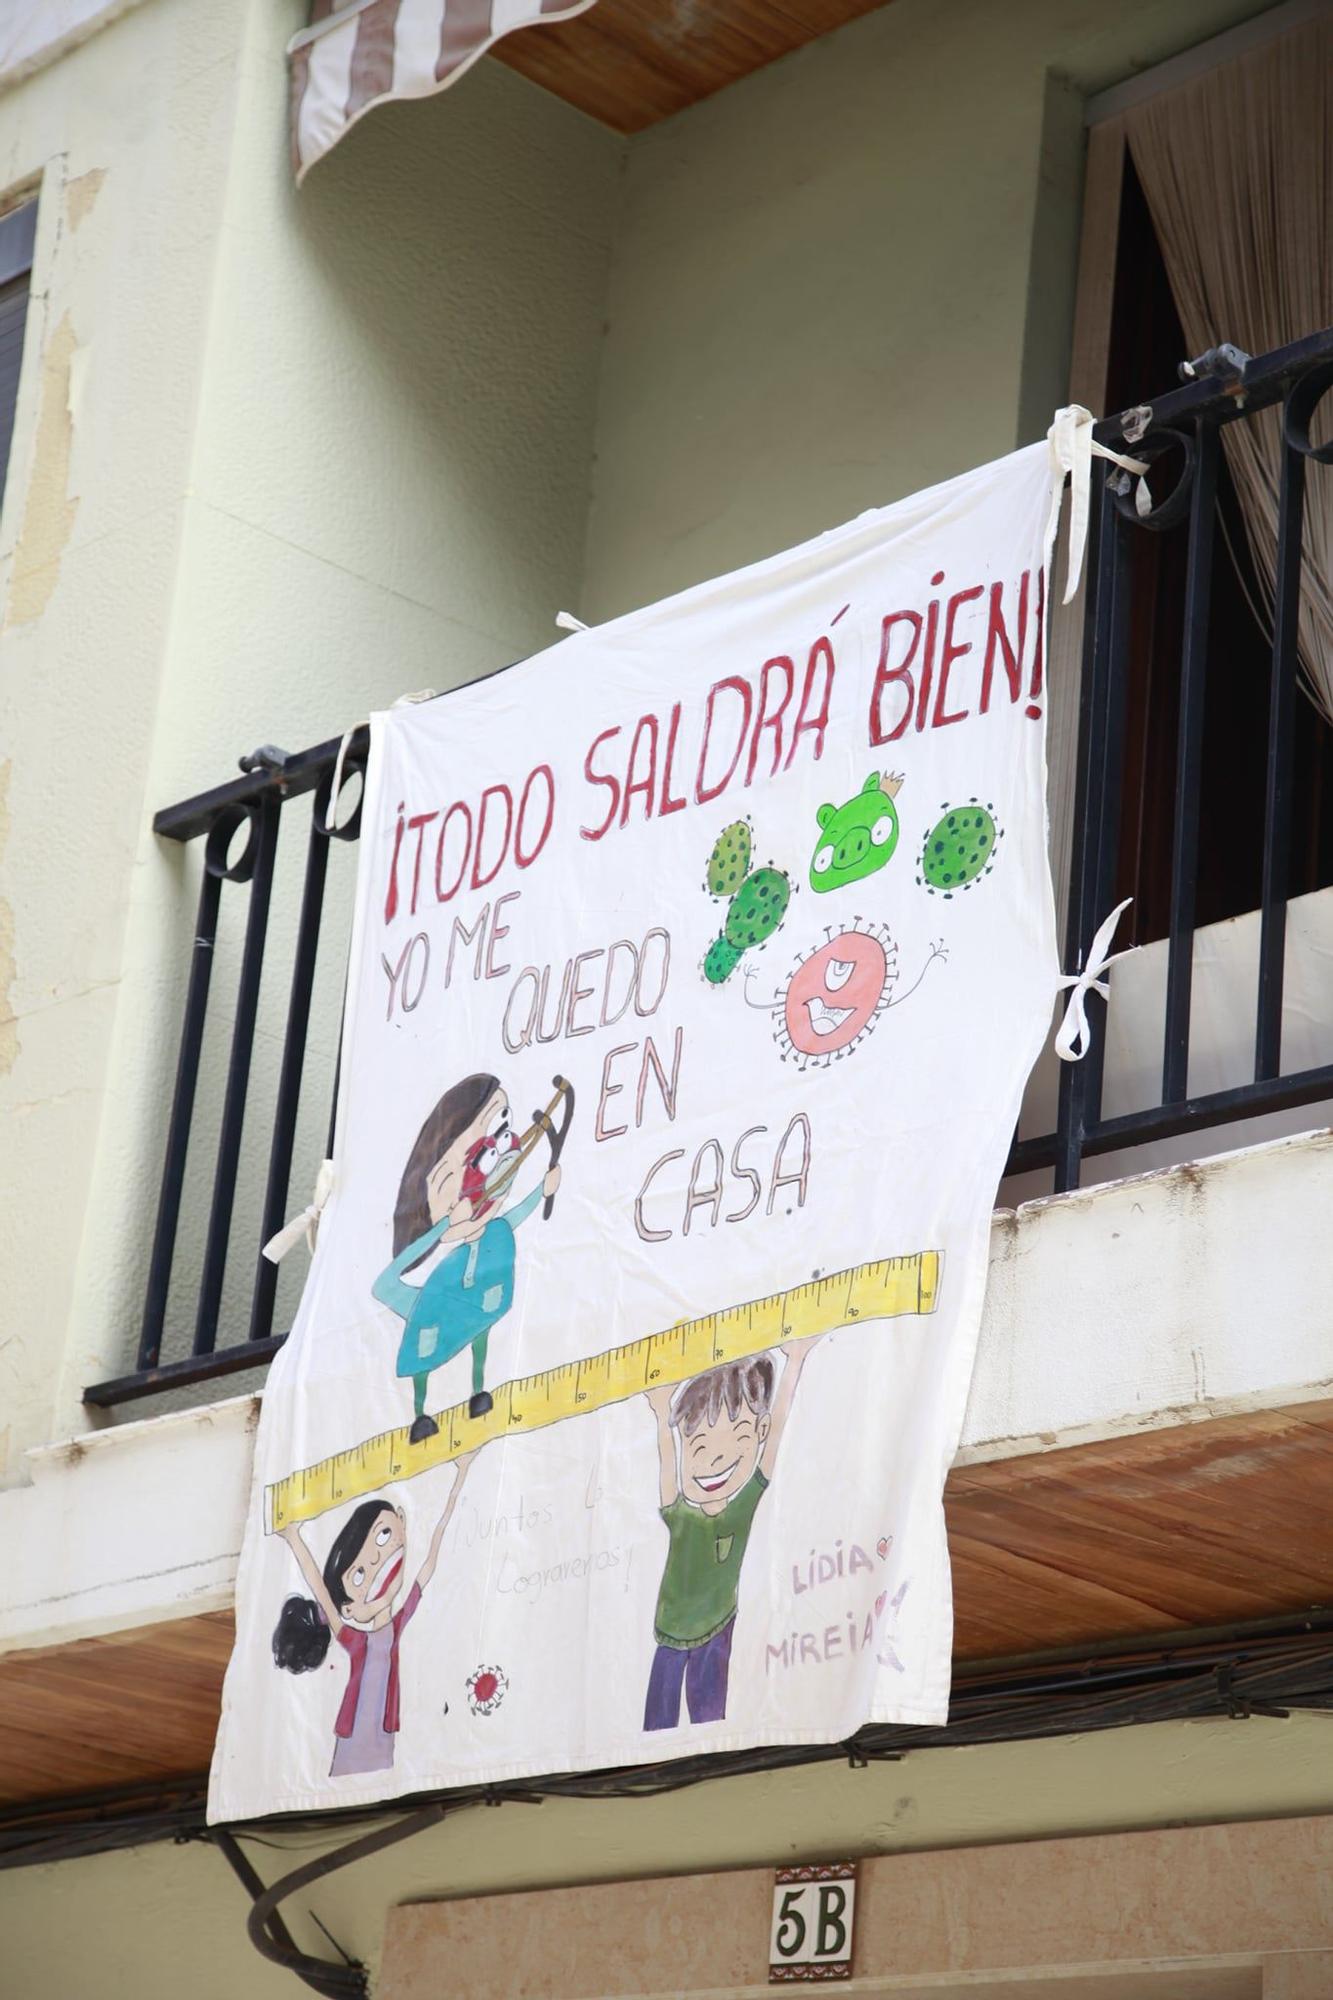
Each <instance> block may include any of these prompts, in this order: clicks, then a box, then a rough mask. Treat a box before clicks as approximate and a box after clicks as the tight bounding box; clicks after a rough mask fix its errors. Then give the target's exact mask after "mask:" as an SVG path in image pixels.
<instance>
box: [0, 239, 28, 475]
mask: <svg viewBox="0 0 1333 2000" xmlns="http://www.w3.org/2000/svg"><path fill="white" fill-rule="evenodd" d="M36 229H37V204H36V202H35V201H30V202H25V204H24V206H23V207H22V208H14V209H11V210H10V212H9V214H8V215H0V498H3V495H4V489H5V476H6V474H7V472H8V470H9V447H10V444H11V442H12V440H13V436H14V409H15V406H16V404H17V402H18V393H19V370H20V369H21V368H22V366H23V336H24V332H25V330H26V327H27V323H28V290H29V286H30V282H31V279H32V246H33V239H34V237H35V234H36Z"/></svg>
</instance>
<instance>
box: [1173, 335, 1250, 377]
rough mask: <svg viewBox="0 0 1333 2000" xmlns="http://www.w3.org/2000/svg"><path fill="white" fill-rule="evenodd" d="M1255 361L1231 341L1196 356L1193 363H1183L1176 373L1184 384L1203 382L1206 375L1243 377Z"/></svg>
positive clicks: (1223, 342) (1225, 341)
mask: <svg viewBox="0 0 1333 2000" xmlns="http://www.w3.org/2000/svg"><path fill="white" fill-rule="evenodd" d="M1253 359H1254V356H1253V355H1252V354H1247V353H1246V352H1245V349H1244V348H1243V347H1233V346H1232V344H1231V342H1230V341H1229V340H1224V341H1222V343H1221V344H1220V346H1217V347H1210V348H1209V349H1208V350H1207V352H1206V353H1204V354H1198V355H1196V356H1195V358H1194V360H1193V361H1182V362H1181V364H1180V366H1179V368H1178V369H1177V370H1176V373H1177V374H1178V375H1179V377H1180V379H1181V381H1182V382H1201V381H1202V380H1203V378H1204V376H1205V375H1243V374H1244V373H1245V370H1246V369H1247V368H1248V367H1249V365H1250V363H1251V361H1253Z"/></svg>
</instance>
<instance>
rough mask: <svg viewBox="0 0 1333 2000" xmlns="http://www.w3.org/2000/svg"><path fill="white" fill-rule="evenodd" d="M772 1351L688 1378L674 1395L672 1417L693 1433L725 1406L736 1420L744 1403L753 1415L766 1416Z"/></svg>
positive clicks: (770, 1397) (683, 1429)
mask: <svg viewBox="0 0 1333 2000" xmlns="http://www.w3.org/2000/svg"><path fill="white" fill-rule="evenodd" d="M775 1373H776V1371H775V1369H774V1367H773V1357H772V1355H771V1354H756V1355H754V1356H753V1357H752V1359H750V1360H749V1361H732V1362H730V1363H728V1365H727V1366H726V1367H725V1368H710V1369H709V1370H708V1373H707V1374H706V1375H696V1376H695V1378H694V1380H693V1381H692V1382H687V1383H686V1385H685V1387H684V1389H682V1391H681V1393H680V1395H679V1397H678V1398H677V1399H676V1405H675V1408H674V1409H673V1410H672V1412H671V1421H672V1423H673V1424H674V1425H675V1426H676V1427H677V1429H678V1430H680V1431H681V1432H682V1433H683V1435H684V1436H685V1437H692V1436H693V1435H694V1433H695V1431H697V1430H698V1428H699V1426H700V1424H702V1423H704V1422H705V1421H707V1422H708V1423H710V1424H715V1423H716V1422H717V1420H718V1418H719V1416H720V1415H721V1414H722V1405H723V1404H724V1403H725V1404H726V1406H727V1415H728V1416H729V1417H730V1418H731V1421H732V1422H733V1423H735V1421H736V1419H737V1417H738V1416H739V1415H740V1412H741V1405H742V1404H747V1405H748V1406H749V1408H750V1409H751V1410H753V1412H754V1414H755V1416H756V1417H766V1416H767V1415H768V1412H769V1408H770V1406H771V1404H772V1401H773V1381H774V1376H775Z"/></svg>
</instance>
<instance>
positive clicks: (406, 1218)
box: [393, 1072, 500, 1257]
mask: <svg viewBox="0 0 1333 2000" xmlns="http://www.w3.org/2000/svg"><path fill="white" fill-rule="evenodd" d="M499 1088H500V1079H499V1078H498V1077H495V1076H487V1075H484V1074H482V1073H480V1072H479V1073H478V1074H477V1075H475V1076H465V1077H464V1078H463V1080H462V1082H461V1083H456V1084H454V1086H453V1087H452V1089H450V1090H446V1091H445V1093H444V1096H443V1097H442V1098H441V1099H440V1101H439V1103H438V1104H437V1105H436V1107H435V1109H434V1110H433V1111H432V1112H431V1114H430V1116H429V1117H428V1118H427V1120H426V1122H425V1124H424V1125H423V1126H422V1128H421V1130H420V1131H419V1132H418V1133H417V1137H416V1143H415V1145H414V1146H413V1148H412V1150H411V1152H410V1153H409V1154H408V1156H407V1165H406V1166H405V1167H404V1168H403V1178H402V1180H401V1181H400V1182H399V1184H398V1201H397V1204H396V1205H395V1207H394V1211H393V1254H394V1256H395V1257H398V1256H401V1254H402V1252H403V1251H404V1250H406V1248H407V1246H408V1244H409V1243H415V1242H416V1240H417V1238H418V1237H419V1236H424V1235H425V1234H426V1231H427V1230H428V1229H429V1228H430V1226H431V1223H430V1206H429V1203H428V1201H427V1196H426V1176H427V1174H429V1172H430V1170H431V1168H432V1167H433V1166H434V1165H435V1163H436V1161H437V1160H439V1159H440V1158H441V1157H442V1156H443V1155H444V1154H445V1153H447V1152H448V1150H449V1148H450V1146H452V1145H453V1143H454V1141H455V1140H456V1139H457V1138H458V1137H459V1135H460V1134H461V1133H463V1132H466V1130H467V1128H468V1126H469V1125H470V1124H471V1123H472V1121H473V1119H474V1118H479V1117H480V1116H481V1114H482V1112H483V1111H484V1110H485V1108H486V1106H487V1105H488V1104H489V1103H490V1101H491V1099H492V1098H493V1097H494V1095H495V1093H496V1091H497V1090H498V1089H499Z"/></svg>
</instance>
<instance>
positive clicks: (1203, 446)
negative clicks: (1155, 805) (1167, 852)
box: [1162, 421, 1219, 1104]
mask: <svg viewBox="0 0 1333 2000" xmlns="http://www.w3.org/2000/svg"><path fill="white" fill-rule="evenodd" d="M1196 438H1197V443H1198V456H1197V459H1196V463H1195V469H1194V480H1193V485H1192V487H1191V491H1190V514H1189V541H1188V552H1187V555H1186V568H1185V619H1184V634H1183V643H1182V649H1181V663H1180V719H1179V723H1178V727H1177V733H1176V797H1175V809H1174V813H1173V816H1172V838H1171V925H1170V930H1169V932H1168V946H1167V966H1166V1018H1165V1021H1164V1024H1163V1036H1162V1102H1163V1103H1164V1104H1174V1103H1176V1102H1177V1101H1178V1100H1179V1099H1181V1098H1183V1097H1184V1096H1185V1094H1186V1092H1187V1091H1188V1088H1189V1059H1190V1002H1191V998H1192V989H1193V980H1194V915H1195V909H1196V906H1197V902H1198V872H1199V788H1200V780H1201V775H1202V771H1203V723H1204V698H1205V687H1206V684H1207V672H1208V611H1209V604H1210V600H1211V593H1212V582H1213V532H1214V527H1215V525H1216V519H1217V472H1218V457H1219V439H1218V431H1217V426H1216V425H1215V424H1212V423H1208V422H1203V421H1201V422H1200V424H1199V426H1198V429H1197V431H1196Z"/></svg>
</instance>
